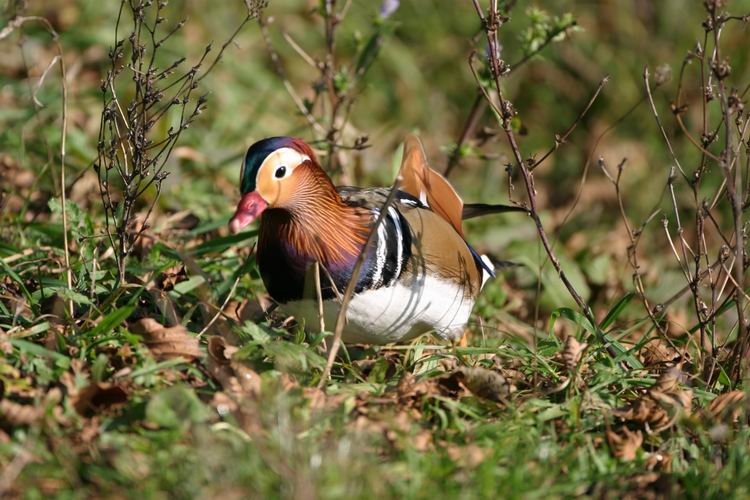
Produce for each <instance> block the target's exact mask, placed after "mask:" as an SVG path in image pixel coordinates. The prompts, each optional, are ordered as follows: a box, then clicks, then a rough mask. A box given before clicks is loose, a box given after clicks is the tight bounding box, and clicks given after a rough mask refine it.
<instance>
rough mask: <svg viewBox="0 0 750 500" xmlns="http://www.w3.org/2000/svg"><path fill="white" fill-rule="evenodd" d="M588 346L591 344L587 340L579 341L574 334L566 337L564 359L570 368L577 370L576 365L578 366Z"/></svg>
mask: <svg viewBox="0 0 750 500" xmlns="http://www.w3.org/2000/svg"><path fill="white" fill-rule="evenodd" d="M588 346H589V345H588V344H587V343H585V342H578V339H576V338H575V337H574V336H572V335H569V336H568V338H567V339H565V348H564V349H563V352H562V361H563V363H565V366H566V367H567V368H568V370H570V371H573V370H575V368H576V366H578V362H579V361H581V356H582V355H583V351H584V350H586V348H587V347H588Z"/></svg>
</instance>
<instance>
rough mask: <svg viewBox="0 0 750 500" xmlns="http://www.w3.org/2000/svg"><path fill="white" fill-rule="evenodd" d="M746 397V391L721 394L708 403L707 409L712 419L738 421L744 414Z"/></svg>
mask: <svg viewBox="0 0 750 500" xmlns="http://www.w3.org/2000/svg"><path fill="white" fill-rule="evenodd" d="M745 399H746V396H745V392H744V391H731V392H727V393H724V394H720V395H719V396H717V397H715V398H714V399H713V400H712V401H711V402H710V403H709V404H708V406H707V407H706V411H707V413H708V416H709V417H710V418H711V419H712V420H720V421H731V422H737V421H738V420H739V418H740V416H741V415H742V406H743V405H742V403H744V402H745Z"/></svg>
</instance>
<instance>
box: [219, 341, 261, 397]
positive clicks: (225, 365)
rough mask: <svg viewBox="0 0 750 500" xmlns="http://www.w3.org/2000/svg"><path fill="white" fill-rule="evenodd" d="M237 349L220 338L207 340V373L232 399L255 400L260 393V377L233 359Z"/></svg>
mask: <svg viewBox="0 0 750 500" xmlns="http://www.w3.org/2000/svg"><path fill="white" fill-rule="evenodd" d="M235 352H237V348H236V347H234V346H231V345H228V344H227V342H226V340H224V339H223V338H222V337H218V336H212V337H209V339H208V371H209V372H210V373H211V375H213V377H214V378H215V379H216V380H218V381H219V383H220V384H221V386H222V387H223V388H224V391H225V392H226V393H227V394H228V395H229V396H230V397H234V398H238V399H241V398H247V397H251V398H256V397H257V396H258V395H259V394H260V391H261V384H260V376H259V375H258V374H257V373H256V372H255V371H254V370H253V369H251V368H249V367H248V366H246V365H244V364H243V363H241V362H240V361H237V360H235V359H233V355H234V353H235Z"/></svg>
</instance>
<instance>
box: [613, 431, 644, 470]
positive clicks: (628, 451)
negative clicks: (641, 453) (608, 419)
mask: <svg viewBox="0 0 750 500" xmlns="http://www.w3.org/2000/svg"><path fill="white" fill-rule="evenodd" d="M607 442H608V443H609V448H610V449H611V450H612V454H613V455H614V456H615V457H617V458H619V459H620V460H622V461H623V462H630V461H632V460H635V457H636V453H637V452H638V448H640V447H641V445H642V444H643V433H642V432H641V431H631V430H630V429H628V428H627V427H623V428H622V429H621V433H617V432H615V431H612V430H607Z"/></svg>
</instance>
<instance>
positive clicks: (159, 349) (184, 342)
mask: <svg viewBox="0 0 750 500" xmlns="http://www.w3.org/2000/svg"><path fill="white" fill-rule="evenodd" d="M129 328H130V331H131V332H133V333H136V334H138V335H142V336H143V340H144V342H145V343H146V346H148V348H149V350H150V351H151V353H152V354H153V355H154V357H155V358H156V359H158V360H165V359H174V358H185V359H187V360H188V361H192V360H194V359H196V358H199V357H201V356H202V355H203V353H202V352H201V350H200V347H199V342H198V338H197V337H194V336H193V335H190V334H189V333H188V331H187V328H185V327H184V326H183V325H175V326H171V327H165V326H163V325H161V324H160V323H159V322H158V321H156V320H155V319H153V318H143V319H140V320H138V321H136V322H135V323H131V324H130V327H129Z"/></svg>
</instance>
